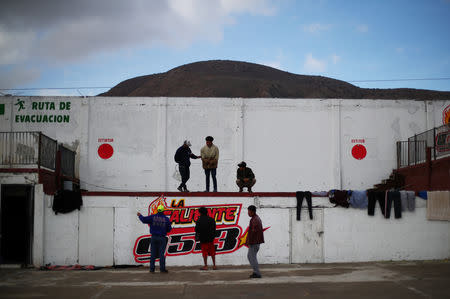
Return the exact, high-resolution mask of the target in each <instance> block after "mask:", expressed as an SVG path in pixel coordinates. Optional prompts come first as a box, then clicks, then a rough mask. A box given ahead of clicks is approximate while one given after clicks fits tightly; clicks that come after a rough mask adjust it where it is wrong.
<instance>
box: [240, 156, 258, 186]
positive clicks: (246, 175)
mask: <svg viewBox="0 0 450 299" xmlns="http://www.w3.org/2000/svg"><path fill="white" fill-rule="evenodd" d="M238 167H239V168H238V170H237V174H236V178H237V180H236V184H237V185H238V186H239V192H242V191H244V187H247V190H248V192H252V187H253V185H255V183H256V179H255V174H254V173H253V171H252V169H251V168H249V167H247V163H245V162H244V161H242V162H241V163H239V164H238Z"/></svg>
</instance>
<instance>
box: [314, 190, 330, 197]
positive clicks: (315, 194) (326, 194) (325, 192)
mask: <svg viewBox="0 0 450 299" xmlns="http://www.w3.org/2000/svg"><path fill="white" fill-rule="evenodd" d="M311 194H312V195H313V196H318V197H327V196H328V192H327V191H313V192H311Z"/></svg>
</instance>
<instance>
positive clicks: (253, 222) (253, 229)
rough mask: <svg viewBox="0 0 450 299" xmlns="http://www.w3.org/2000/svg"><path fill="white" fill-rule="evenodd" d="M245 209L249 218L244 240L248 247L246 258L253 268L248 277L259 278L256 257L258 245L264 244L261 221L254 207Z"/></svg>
mask: <svg viewBox="0 0 450 299" xmlns="http://www.w3.org/2000/svg"><path fill="white" fill-rule="evenodd" d="M247 209H248V216H249V217H251V219H250V224H249V226H248V232H247V239H246V240H245V245H247V246H248V253H247V258H248V261H249V262H250V265H251V266H252V268H253V273H252V274H251V275H250V278H261V273H260V272H259V265H258V258H257V257H256V255H257V254H258V251H259V244H262V243H264V233H263V226H262V222H261V219H260V218H259V216H258V215H256V207H255V206H254V205H251V206H249V207H248V208H247Z"/></svg>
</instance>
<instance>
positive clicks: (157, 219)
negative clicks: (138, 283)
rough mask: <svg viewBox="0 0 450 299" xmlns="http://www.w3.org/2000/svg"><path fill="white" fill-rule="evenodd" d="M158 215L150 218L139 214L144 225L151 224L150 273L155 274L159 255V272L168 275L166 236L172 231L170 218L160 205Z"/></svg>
mask: <svg viewBox="0 0 450 299" xmlns="http://www.w3.org/2000/svg"><path fill="white" fill-rule="evenodd" d="M157 210H158V213H156V214H153V215H150V216H146V217H145V216H142V214H141V213H139V212H138V213H137V215H138V217H139V220H141V222H142V223H147V224H150V234H151V235H152V238H151V240H150V246H151V248H150V272H151V273H153V272H155V259H156V255H157V254H159V271H160V272H161V273H167V272H169V271H167V269H166V245H167V240H166V235H167V233H168V232H170V231H171V230H172V225H170V220H169V218H168V217H167V216H166V215H164V206H163V205H160V206H158V208H157Z"/></svg>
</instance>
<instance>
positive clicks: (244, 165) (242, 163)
mask: <svg viewBox="0 0 450 299" xmlns="http://www.w3.org/2000/svg"><path fill="white" fill-rule="evenodd" d="M238 166H239V167H247V163H245V162H244V161H242V162H241V163H239V164H238Z"/></svg>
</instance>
